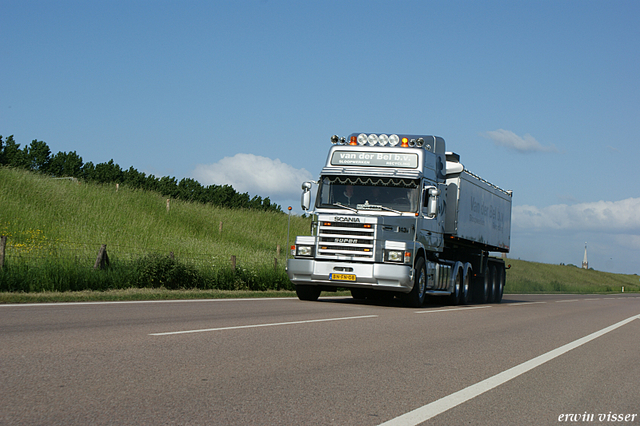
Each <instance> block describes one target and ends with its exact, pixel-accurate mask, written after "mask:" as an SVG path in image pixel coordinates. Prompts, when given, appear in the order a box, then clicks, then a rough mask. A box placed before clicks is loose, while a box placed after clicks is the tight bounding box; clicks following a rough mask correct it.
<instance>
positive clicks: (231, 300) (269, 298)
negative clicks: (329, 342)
mask: <svg viewBox="0 0 640 426" xmlns="http://www.w3.org/2000/svg"><path fill="white" fill-rule="evenodd" d="M254 300H256V301H259V300H262V301H264V300H296V301H297V300H298V298H297V297H245V298H243V299H234V298H225V299H163V300H121V301H117V300H114V301H104V302H59V303H57V302H52V303H1V304H0V308H3V307H30V306H31V307H32V306H83V305H127V304H132V303H195V302H248V301H254Z"/></svg>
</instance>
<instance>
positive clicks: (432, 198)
mask: <svg viewBox="0 0 640 426" xmlns="http://www.w3.org/2000/svg"><path fill="white" fill-rule="evenodd" d="M445 190H446V189H445V186H444V185H443V184H439V183H437V182H434V181H430V180H428V179H423V181H422V196H421V207H420V214H419V216H418V241H420V242H421V243H422V245H424V248H425V249H426V250H429V251H437V252H441V251H442V249H443V247H444V219H445V214H444V213H445Z"/></svg>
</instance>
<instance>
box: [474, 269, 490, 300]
mask: <svg viewBox="0 0 640 426" xmlns="http://www.w3.org/2000/svg"><path fill="white" fill-rule="evenodd" d="M477 284H478V285H477V286H476V296H477V298H478V302H479V303H487V302H488V301H489V297H490V296H491V268H489V266H488V265H487V267H486V268H485V270H484V277H483V279H482V281H479V282H478V283H477Z"/></svg>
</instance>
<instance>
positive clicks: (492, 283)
mask: <svg viewBox="0 0 640 426" xmlns="http://www.w3.org/2000/svg"><path fill="white" fill-rule="evenodd" d="M490 269H491V277H490V278H489V297H488V298H487V302H488V303H493V302H495V301H496V294H498V285H497V282H498V279H497V277H496V267H495V266H491V268H490Z"/></svg>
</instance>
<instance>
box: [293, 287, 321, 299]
mask: <svg viewBox="0 0 640 426" xmlns="http://www.w3.org/2000/svg"><path fill="white" fill-rule="evenodd" d="M321 292H322V290H321V289H320V287H317V286H315V285H297V286H296V294H297V295H298V299H300V300H310V301H312V302H313V301H316V300H318V297H320V293H321Z"/></svg>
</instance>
